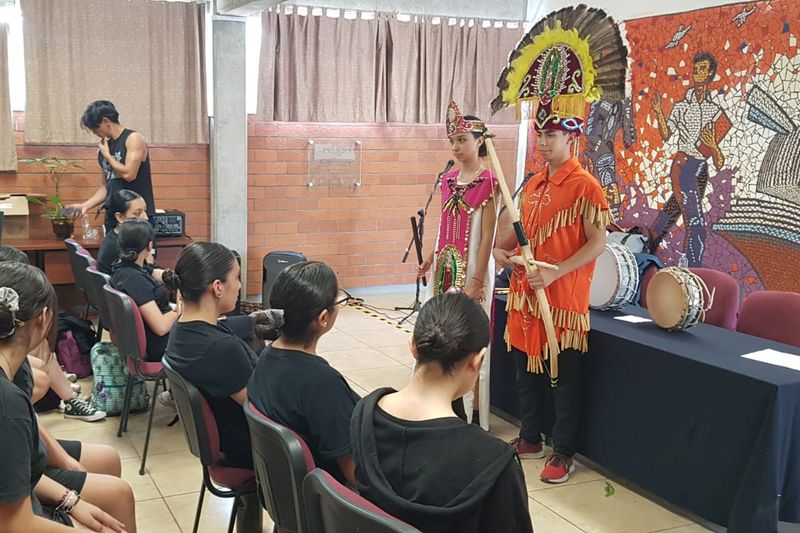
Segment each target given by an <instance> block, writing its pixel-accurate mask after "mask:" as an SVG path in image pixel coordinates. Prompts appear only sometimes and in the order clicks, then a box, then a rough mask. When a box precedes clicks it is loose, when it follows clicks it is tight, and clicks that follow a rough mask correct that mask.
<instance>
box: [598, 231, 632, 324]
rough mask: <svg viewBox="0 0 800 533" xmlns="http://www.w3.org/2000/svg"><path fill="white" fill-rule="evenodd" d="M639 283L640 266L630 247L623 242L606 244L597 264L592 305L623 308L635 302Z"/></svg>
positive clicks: (601, 307) (605, 307)
mask: <svg viewBox="0 0 800 533" xmlns="http://www.w3.org/2000/svg"><path fill="white" fill-rule="evenodd" d="M638 286H639V267H638V266H637V264H636V257H635V256H634V255H633V252H632V251H631V249H630V248H628V247H627V246H624V245H622V244H617V243H613V242H609V243H606V249H605V250H604V251H603V253H602V254H600V257H598V258H597V263H596V264H595V267H594V276H593V277H592V287H591V292H590V293H589V307H591V308H592V309H601V310H604V309H622V308H623V307H625V306H626V305H628V304H629V303H633V300H634V298H635V297H636V288H637V287H638Z"/></svg>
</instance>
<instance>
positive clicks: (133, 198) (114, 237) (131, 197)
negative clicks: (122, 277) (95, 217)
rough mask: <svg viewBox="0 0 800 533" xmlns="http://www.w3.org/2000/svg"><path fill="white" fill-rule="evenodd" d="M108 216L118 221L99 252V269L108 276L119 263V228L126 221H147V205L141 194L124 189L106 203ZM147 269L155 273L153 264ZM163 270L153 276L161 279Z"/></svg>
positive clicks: (149, 264)
mask: <svg viewBox="0 0 800 533" xmlns="http://www.w3.org/2000/svg"><path fill="white" fill-rule="evenodd" d="M106 214H107V215H108V216H109V217H111V218H113V219H115V220H116V221H117V225H116V226H115V227H114V229H113V230H111V231H109V232H108V233H107V234H106V236H105V238H104V239H103V244H101V245H100V251H99V252H97V269H98V270H99V271H100V272H103V273H105V274H108V275H109V276H110V275H111V274H112V272H113V265H114V263H116V262H117V261H119V252H120V249H119V226H120V224H122V223H123V222H124V221H126V220H133V219H138V220H147V204H146V203H145V201H144V199H143V198H142V197H141V195H139V193H136V192H133V191H129V190H128V189H122V190H119V191H117V192H115V193H114V194H112V195H111V196H110V197H109V199H108V202H107V203H106ZM144 267H145V269H146V270H148V271H153V267H152V263H150V262H148V263H145V266H144ZM161 272H162V271H161V270H160V269H156V270H155V271H154V272H153V275H154V277H155V278H156V279H161Z"/></svg>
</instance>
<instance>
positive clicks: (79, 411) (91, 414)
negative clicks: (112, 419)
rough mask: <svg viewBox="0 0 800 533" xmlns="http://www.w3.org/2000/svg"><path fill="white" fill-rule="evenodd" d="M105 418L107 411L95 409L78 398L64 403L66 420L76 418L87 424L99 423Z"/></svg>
mask: <svg viewBox="0 0 800 533" xmlns="http://www.w3.org/2000/svg"><path fill="white" fill-rule="evenodd" d="M105 417H106V413H105V411H100V410H98V409H95V408H94V407H92V406H91V405H90V404H89V403H88V402H85V401H83V400H82V399H80V398H78V397H75V398H72V399H71V400H67V401H65V402H64V418H74V419H77V420H83V421H85V422H97V421H98V420H102V419H104V418H105Z"/></svg>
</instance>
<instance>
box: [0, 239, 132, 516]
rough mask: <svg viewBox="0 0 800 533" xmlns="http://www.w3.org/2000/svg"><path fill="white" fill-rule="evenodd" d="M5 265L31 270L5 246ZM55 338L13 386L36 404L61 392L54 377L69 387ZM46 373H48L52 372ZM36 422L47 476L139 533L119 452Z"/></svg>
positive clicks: (0, 250)
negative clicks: (56, 433)
mask: <svg viewBox="0 0 800 533" xmlns="http://www.w3.org/2000/svg"><path fill="white" fill-rule="evenodd" d="M15 252H16V253H15ZM0 262H12V263H13V262H16V263H23V264H26V265H27V264H28V258H27V256H26V255H25V254H23V253H22V252H20V251H19V250H16V249H15V248H8V247H5V246H0ZM49 333H54V330H53V329H52V328H51V329H50V331H49ZM51 337H52V335H48V336H47V338H45V340H43V341H42V342H41V343H40V344H39V346H37V347H36V348H34V350H33V352H34V353H36V355H30V354H29V355H28V357H27V359H26V360H25V361H24V362H23V363H22V366H20V368H19V370H18V371H17V373H16V374H15V375H14V380H13V383H14V385H16V386H17V387H18V388H19V389H20V390H21V391H22V392H24V393H25V395H26V396H28V398H29V399H30V400H31V403H36V402H37V401H38V400H39V399H41V397H42V396H44V394H45V393H46V392H47V389H48V388H49V387H51V386H52V387H53V389H54V390H55V389H56V388H57V385H56V384H55V383H54V381H55V379H53V380H51V379H50V377H49V376H50V375H53V376H54V377H55V378H58V379H60V380H62V381H63V382H64V383H66V384H67V388H69V383H68V382H67V379H66V378H65V377H64V372H63V371H62V370H61V367H60V366H58V361H57V360H56V357H55V355H54V354H53V350H52V349H51V348H50V342H51V341H52V338H51ZM44 369H48V372H45V370H44ZM56 392H58V391H56ZM70 392H71V391H70ZM81 401H82V400H81ZM65 403H66V402H65ZM67 405H68V404H67ZM103 416H105V413H103ZM36 421H37V424H38V430H39V431H38V433H39V438H40V439H41V442H42V444H43V445H44V447H45V450H46V451H47V464H46V466H47V469H46V470H45V472H44V475H45V476H47V477H49V478H50V479H52V480H54V481H56V482H57V483H59V484H61V485H63V486H64V487H65V488H67V489H70V490H74V491H76V492H77V493H78V494H80V496H81V498H83V499H84V500H86V501H88V502H91V503H93V504H95V505H96V506H98V507H99V508H100V509H103V510H104V511H106V512H107V513H109V514H110V515H112V516H114V517H116V518H118V519H119V520H121V521H122V522H123V523H124V524H128V531H130V532H133V531H135V527H136V508H135V503H134V496H133V491H132V490H131V488H130V486H129V485H128V483H127V482H126V481H124V480H122V479H121V475H122V464H121V462H120V457H119V454H118V453H117V452H116V450H114V448H112V447H111V446H106V445H101V444H89V443H84V442H81V441H77V440H61V439H56V438H54V437H53V436H52V435H51V434H50V432H49V431H47V428H45V427H44V425H42V423H41V421H40V420H39V417H38V415H37V416H36Z"/></svg>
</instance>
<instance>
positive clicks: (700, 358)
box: [491, 301, 800, 533]
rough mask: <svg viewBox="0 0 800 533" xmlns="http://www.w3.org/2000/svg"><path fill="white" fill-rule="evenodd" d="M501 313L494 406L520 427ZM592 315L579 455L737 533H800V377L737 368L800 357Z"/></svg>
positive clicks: (500, 308)
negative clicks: (781, 531) (765, 355)
mask: <svg viewBox="0 0 800 533" xmlns="http://www.w3.org/2000/svg"><path fill="white" fill-rule="evenodd" d="M504 303H505V302H503V301H497V302H496V306H495V324H494V333H495V335H494V340H493V353H492V369H491V372H492V378H491V380H492V386H491V400H492V405H493V407H496V408H499V409H501V410H502V411H504V412H506V413H508V414H510V415H512V416H517V414H518V409H519V407H518V403H517V399H516V390H515V385H514V365H513V361H512V360H511V357H509V356H508V354H507V353H505V343H504V342H503V339H502V331H503V329H504V327H505V311H504ZM625 314H635V315H638V316H645V317H646V316H647V313H646V311H645V310H643V309H640V308H637V307H628V308H627V309H625V310H624V312H614V311H592V313H591V315H592V316H591V321H592V322H591V323H592V332H591V333H590V336H589V347H590V352H589V353H588V354H586V355H585V356H584V357H585V359H584V362H583V377H584V387H583V392H582V400H581V410H582V411H581V428H580V432H581V434H580V444H579V453H580V454H581V455H583V456H585V457H587V458H589V459H590V460H592V461H594V462H596V463H597V464H599V465H600V466H602V467H603V468H605V469H607V470H609V471H610V472H612V473H613V474H614V475H616V476H619V477H621V478H623V479H625V480H628V481H630V482H632V483H634V484H636V485H638V486H639V487H641V488H643V489H645V490H647V491H649V492H651V493H653V494H655V495H656V496H659V497H661V498H663V499H665V500H666V501H669V502H671V503H673V504H675V505H677V506H679V507H681V508H684V509H686V510H688V511H690V512H692V513H695V514H697V515H698V516H701V517H703V518H705V519H707V520H710V521H712V522H715V523H717V524H721V525H725V526H727V527H728V531H729V532H731V533H737V532H746V533H768V532H773V531H777V522H778V520H779V519H780V520H782V521H786V522H800V372H798V371H794V370H791V369H787V368H783V367H779V366H774V365H770V364H766V363H761V362H758V361H752V360H749V359H744V358H742V357H740V356H741V355H742V354H746V353H750V352H754V351H757V350H762V349H765V348H773V349H776V350H779V351H783V352H789V353H793V354H798V355H800V350H798V349H797V348H794V347H790V346H787V345H783V344H780V343H774V342H771V341H768V340H766V339H761V338H758V337H752V336H749V335H744V334H740V333H737V332H734V331H729V330H725V329H722V328H717V327H714V326H708V325H705V324H698V325H697V326H695V327H694V328H691V329H689V330H686V331H681V332H668V331H664V330H662V329H660V328H659V327H658V326H656V325H655V324H654V323H644V324H632V323H628V322H622V321H619V320H615V319H614V317H615V316H621V315H625Z"/></svg>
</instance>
